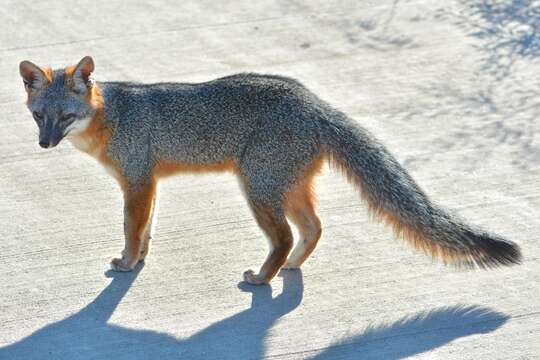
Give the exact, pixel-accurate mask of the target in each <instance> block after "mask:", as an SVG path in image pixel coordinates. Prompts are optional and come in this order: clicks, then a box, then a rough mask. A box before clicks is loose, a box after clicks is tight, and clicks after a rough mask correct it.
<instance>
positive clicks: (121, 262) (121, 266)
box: [111, 258, 137, 271]
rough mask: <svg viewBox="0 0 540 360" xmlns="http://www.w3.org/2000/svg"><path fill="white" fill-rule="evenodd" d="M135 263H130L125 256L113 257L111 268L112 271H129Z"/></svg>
mask: <svg viewBox="0 0 540 360" xmlns="http://www.w3.org/2000/svg"><path fill="white" fill-rule="evenodd" d="M136 263H137V262H135V264H136ZM135 264H131V262H128V261H127V260H126V259H125V258H122V259H119V258H114V259H112V260H111V269H112V270H114V271H131V270H133V268H134V267H135Z"/></svg>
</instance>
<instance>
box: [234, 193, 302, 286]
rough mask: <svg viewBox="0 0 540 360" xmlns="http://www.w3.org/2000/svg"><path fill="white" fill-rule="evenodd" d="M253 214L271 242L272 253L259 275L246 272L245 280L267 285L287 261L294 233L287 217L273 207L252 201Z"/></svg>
mask: <svg viewBox="0 0 540 360" xmlns="http://www.w3.org/2000/svg"><path fill="white" fill-rule="evenodd" d="M250 205H251V208H252V210H253V214H254V215H255V219H256V220H257V223H258V224H259V226H260V227H261V229H262V230H263V231H264V232H265V234H266V236H267V237H268V240H269V242H270V251H269V253H268V256H267V258H266V260H265V262H264V264H263V265H262V267H261V269H260V271H259V273H258V274H255V272H254V271H253V270H248V271H246V272H244V280H245V281H247V282H248V283H250V284H253V285H260V284H267V283H269V282H270V280H272V278H273V277H274V276H275V275H276V274H277V272H278V271H279V269H280V268H281V266H283V264H284V263H285V260H287V255H289V252H290V251H291V248H292V243H293V240H292V232H291V228H290V226H289V224H288V223H287V219H286V218H285V215H283V214H282V213H281V214H280V212H279V211H276V210H275V209H272V207H271V206H268V205H265V204H260V203H256V202H253V201H250Z"/></svg>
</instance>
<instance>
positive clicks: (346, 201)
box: [0, 0, 540, 360]
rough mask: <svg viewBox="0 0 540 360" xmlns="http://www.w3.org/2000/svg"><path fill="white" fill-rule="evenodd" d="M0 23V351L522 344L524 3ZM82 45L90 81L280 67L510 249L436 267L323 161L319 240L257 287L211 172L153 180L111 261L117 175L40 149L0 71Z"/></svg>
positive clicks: (19, 9)
mask: <svg viewBox="0 0 540 360" xmlns="http://www.w3.org/2000/svg"><path fill="white" fill-rule="evenodd" d="M0 20H1V23H2V31H1V32H0V57H1V61H0V83H1V84H2V86H1V87H0V110H1V113H2V115H3V116H2V118H1V119H0V122H1V126H0V135H1V136H0V139H1V141H0V238H1V239H2V240H1V241H0V359H6V360H8V359H10V360H11V359H261V358H271V359H283V360H285V359H401V358H407V357H412V358H418V359H538V358H540V258H539V257H540V249H539V245H540V241H539V238H538V233H539V231H540V216H539V214H540V210H539V209H540V180H538V179H539V177H538V175H539V174H540V121H539V120H538V115H539V113H540V96H539V95H540V77H538V74H539V73H540V60H539V57H540V36H539V35H538V34H539V33H540V4H539V3H538V2H533V1H525V0H524V1H516V0H501V1H495V0H461V1H435V0H432V1H428V0H411V1H404V0H402V1H398V0H396V1H393V2H392V1H386V0H378V1H358V0H351V1H291V0H283V1H256V2H255V1H248V0H240V1H235V2H220V1H194V0H185V1H182V2H173V1H166V0H160V1H153V2H151V3H150V4H143V3H142V2H120V1H109V0H97V1H89V2H83V3H80V4H77V5H75V4H70V3H65V2H63V1H47V2H33V1H32V2H31V1H19V0H7V1H4V4H3V6H2V7H1V8H0ZM84 55H92V56H93V57H94V59H95V62H96V72H95V77H96V78H97V79H98V80H132V81H141V82H157V81H188V82H198V81H205V80H209V79H212V78H214V77H218V76H223V75H227V74H231V73H235V72H241V71H256V72H262V73H273V74H283V75H289V76H293V77H296V78H298V79H299V80H300V81H302V82H303V83H304V84H306V86H308V87H309V88H310V89H312V90H313V91H314V92H315V93H317V94H319V95H320V96H321V97H322V98H324V99H326V100H327V101H329V102H330V103H332V104H333V105H334V106H335V107H337V108H339V109H341V110H343V111H345V112H346V113H348V114H350V115H351V116H352V117H353V118H354V119H356V120H357V121H358V122H359V123H360V124H362V125H363V126H365V127H366V128H368V129H370V130H371V131H372V132H373V133H375V134H376V135H377V136H378V137H379V138H380V139H381V140H382V141H383V142H385V143H386V144H387V146H388V147H389V148H390V149H391V151H392V152H393V153H394V154H395V155H396V156H397V158H398V159H399V160H400V161H401V162H402V163H403V164H404V166H405V167H406V168H407V169H408V170H409V171H410V172H411V174H412V175H413V176H414V177H415V178H416V179H417V181H418V182H419V183H420V184H421V186H422V187H423V188H424V189H425V190H426V192H427V193H428V194H430V195H431V196H432V198H433V199H434V200H436V201H437V202H439V203H441V204H444V205H445V206H447V207H448V208H450V209H452V210H453V211H455V212H456V213H458V214H460V215H461V216H462V217H464V218H467V219H468V220H470V222H471V223H474V224H477V225H480V226H482V227H485V228H487V229H490V230H492V231H494V232H497V233H499V234H502V235H504V236H505V237H507V238H509V239H512V240H514V241H515V242H517V243H519V244H520V246H521V247H522V251H523V254H524V257H525V258H524V262H523V264H522V265H520V266H515V267H512V268H504V269H499V270H493V271H464V270H456V269H453V268H450V267H445V266H443V265H441V264H440V263H437V262H434V261H432V260H430V259H429V258H428V257H426V256H424V255H422V254H418V253H416V252H414V251H413V250H410V249H409V248H408V247H407V246H405V245H404V244H403V243H402V242H399V241H396V240H395V239H394V238H393V236H392V234H391V232H390V230H389V229H387V228H385V227H384V226H383V225H381V224H379V223H376V222H374V221H371V220H370V219H369V217H368V214H367V212H366V207H365V205H364V204H363V203H362V202H361V201H360V198H359V195H358V194H357V193H356V192H355V191H354V190H353V189H352V188H351V187H350V186H349V185H348V184H347V183H346V181H345V180H344V179H343V178H342V177H340V176H339V175H338V174H336V173H334V172H333V171H330V170H327V171H326V172H325V173H324V174H323V175H322V176H321V177H320V178H319V181H318V193H319V199H320V213H321V217H322V219H323V226H324V229H323V237H322V240H321V242H320V245H319V247H318V248H317V250H316V251H315V253H314V255H313V256H312V257H311V258H310V259H309V260H308V261H307V262H306V264H305V265H304V267H303V269H302V271H301V272H298V271H297V272H295V271H282V273H281V275H280V277H277V278H276V279H275V280H274V281H273V282H272V284H271V287H268V286H267V287H251V286H247V285H245V284H243V283H240V280H241V274H242V271H243V270H245V269H246V268H249V267H257V266H259V265H260V264H261V263H262V261H263V260H264V258H265V256H266V250H267V249H266V241H265V240H264V239H263V236H262V234H261V232H260V231H259V229H258V227H257V226H256V224H255V222H254V220H253V219H252V216H251V214H250V212H249V210H248V207H247V206H246V205H245V201H244V199H243V198H242V195H241V192H240V190H239V188H238V185H237V182H236V180H235V179H234V178H233V177H232V176H231V175H226V174H223V175H201V176H180V177H176V178H173V179H170V180H168V181H167V182H165V183H163V184H162V186H161V192H160V193H161V197H160V204H159V217H158V223H157V227H156V231H155V234H154V241H153V248H152V250H151V254H150V256H149V258H148V259H147V261H146V264H145V265H144V268H140V267H139V268H138V269H137V271H135V272H133V273H129V274H116V273H112V272H108V271H106V270H107V269H108V266H109V265H108V264H109V260H110V258H112V257H113V256H117V255H118V254H119V252H120V250H121V249H122V247H123V233H122V221H123V218H122V198H121V193H120V191H119V189H118V186H117V185H116V184H115V182H114V180H113V179H112V178H110V177H108V176H107V174H106V172H105V171H104V170H103V169H102V168H101V167H100V165H98V164H97V163H96V162H95V161H94V160H93V159H91V158H90V157H88V156H86V155H84V154H81V153H78V152H77V151H76V150H75V149H74V148H73V147H72V146H71V144H69V142H68V141H65V142H63V143H62V144H60V146H58V147H57V148H55V149H53V150H50V151H45V150H42V149H41V148H39V146H38V141H37V136H36V133H37V128H36V126H35V124H34V122H33V120H32V118H31V116H30V114H29V113H28V112H27V110H26V108H25V106H24V104H23V102H24V97H25V95H24V90H23V84H22V81H21V79H20V78H19V75H18V64H19V62H20V61H21V60H23V59H29V60H31V61H34V62H36V63H38V64H42V65H47V64H50V65H52V66H53V67H57V66H63V65H66V64H70V63H75V62H77V61H78V60H79V59H80V58H81V57H82V56H84Z"/></svg>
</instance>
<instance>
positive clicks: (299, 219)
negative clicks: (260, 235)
mask: <svg viewBox="0 0 540 360" xmlns="http://www.w3.org/2000/svg"><path fill="white" fill-rule="evenodd" d="M296 196H299V197H300V199H301V200H300V199H297V200H296V201H298V200H300V201H301V203H297V204H295V205H294V206H291V207H289V208H288V209H287V210H288V211H287V215H288V217H289V218H290V219H291V221H292V222H293V223H294V224H295V225H296V226H297V228H298V231H299V233H300V239H298V242H297V244H296V246H295V247H294V250H293V251H292V253H291V255H290V256H289V258H288V259H287V262H286V263H285V265H284V268H286V269H297V268H299V267H300V266H301V265H302V264H303V263H304V261H306V259H307V258H308V257H309V255H311V253H312V252H313V250H315V247H316V246H317V242H318V241H319V239H320V237H321V233H322V229H321V221H320V220H319V217H318V216H317V213H316V212H315V206H314V204H313V202H314V201H313V199H312V198H311V197H310V196H309V195H308V194H301V195H300V194H299V195H296Z"/></svg>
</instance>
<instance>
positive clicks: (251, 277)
mask: <svg viewBox="0 0 540 360" xmlns="http://www.w3.org/2000/svg"><path fill="white" fill-rule="evenodd" d="M244 281H245V282H247V283H249V284H251V285H262V284H267V283H268V281H267V280H266V279H265V278H264V277H263V276H261V275H259V274H255V272H254V271H253V270H247V271H244Z"/></svg>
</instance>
